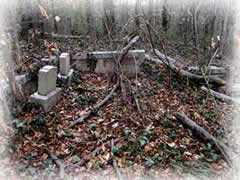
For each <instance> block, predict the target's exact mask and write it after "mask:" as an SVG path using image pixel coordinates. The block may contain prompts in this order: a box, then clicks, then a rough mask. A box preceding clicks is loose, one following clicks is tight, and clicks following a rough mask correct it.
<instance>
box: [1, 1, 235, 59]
mask: <svg viewBox="0 0 240 180" xmlns="http://www.w3.org/2000/svg"><path fill="white" fill-rule="evenodd" d="M7 6H8V7H9V8H6V10H5V11H7V12H6V15H7V16H8V17H10V18H11V17H12V18H11V19H10V20H8V22H7V23H8V26H10V27H15V29H16V30H17V31H18V32H20V35H26V34H27V32H28V29H30V28H38V29H40V31H44V32H47V33H57V34H65V35H89V36H90V37H91V38H94V39H96V40H97V39H101V38H104V36H105V37H107V36H108V34H109V33H111V37H112V38H113V37H114V36H118V35H121V34H120V32H122V30H123V27H124V25H125V24H126V23H127V22H128V20H129V18H131V17H135V16H137V15H139V14H143V13H144V14H145V15H146V16H147V18H148V19H149V22H150V23H151V24H152V26H153V27H154V28H155V30H156V31H158V32H159V34H161V36H162V37H164V36H165V37H166V38H167V39H168V42H170V43H171V42H184V46H185V47H186V44H188V43H189V42H192V43H194V45H195V49H196V51H198V52H197V53H196V54H201V55H202V56H201V57H199V58H202V59H204V58H206V57H208V56H209V51H210V43H211V38H214V39H216V37H217V36H219V37H220V39H221V41H220V51H219V52H221V54H226V53H227V52H229V53H228V54H231V53H232V52H231V44H232V36H233V31H234V28H233V27H234V22H235V20H234V14H235V7H236V6H235V5H234V2H233V1H232V0H229V1H226V0H209V1H204V2H203V1H198V0H194V1H192V0H182V1H177V2H175V1H167V0H135V1H128V0H119V1H113V0H104V1H102V0H34V1H32V0H22V1H18V2H15V3H13V2H11V1H10V2H7ZM13 7H14V8H13ZM8 9H9V10H8ZM56 17H59V18H56ZM139 28H141V22H140V21H139V19H136V20H135V21H132V22H131V26H128V29H127V32H124V33H128V34H130V33H133V32H135V31H138V29H139ZM182 46H183V45H181V48H184V47H182Z"/></svg>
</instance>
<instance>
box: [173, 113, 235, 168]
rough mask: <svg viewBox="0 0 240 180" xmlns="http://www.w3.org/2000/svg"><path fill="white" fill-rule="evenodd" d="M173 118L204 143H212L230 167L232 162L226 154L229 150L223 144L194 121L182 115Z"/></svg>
mask: <svg viewBox="0 0 240 180" xmlns="http://www.w3.org/2000/svg"><path fill="white" fill-rule="evenodd" d="M175 117H176V118H177V119H178V120H179V122H180V123H182V124H183V125H184V126H187V127H188V128H190V129H191V130H192V131H193V132H195V133H196V135H198V136H199V137H200V138H202V139H203V140H204V141H212V142H213V143H214V144H215V145H216V147H217V148H218V149H219V150H220V152H221V153H222V155H223V157H224V159H225V161H226V162H227V163H228V165H229V166H230V167H232V162H231V160H230V155H229V152H228V150H229V148H228V147H227V146H226V145H225V144H223V143H222V142H221V141H219V140H218V139H216V138H215V137H214V136H212V135H211V134H210V133H209V132H207V131H206V130H205V129H203V128H202V127H201V126H199V125H197V124H196V123H195V122H194V121H192V120H191V119H189V118H188V117H187V116H186V115H185V114H184V113H176V114H175Z"/></svg>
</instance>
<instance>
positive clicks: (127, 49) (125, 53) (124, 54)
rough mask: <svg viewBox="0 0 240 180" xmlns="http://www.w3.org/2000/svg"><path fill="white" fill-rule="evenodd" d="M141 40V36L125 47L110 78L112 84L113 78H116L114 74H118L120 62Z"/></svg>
mask: <svg viewBox="0 0 240 180" xmlns="http://www.w3.org/2000/svg"><path fill="white" fill-rule="evenodd" d="M139 38H140V37H139V36H136V37H134V38H133V39H132V40H131V41H130V42H129V43H128V45H127V46H125V47H124V48H123V49H122V50H121V52H120V55H119V57H118V59H117V62H116V64H115V66H114V68H113V72H112V73H111V75H110V78H109V80H110V82H111V81H112V79H113V76H114V74H115V73H116V71H117V70H118V69H119V66H120V62H121V61H122V59H123V58H124V57H125V56H126V55H127V53H128V51H129V49H130V48H131V47H132V46H133V45H134V44H135V43H136V42H137V41H138V40H139Z"/></svg>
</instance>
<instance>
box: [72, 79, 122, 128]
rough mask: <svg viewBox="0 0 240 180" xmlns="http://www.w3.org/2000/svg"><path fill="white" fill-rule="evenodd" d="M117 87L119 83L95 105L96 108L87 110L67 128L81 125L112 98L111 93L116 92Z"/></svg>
mask: <svg viewBox="0 0 240 180" xmlns="http://www.w3.org/2000/svg"><path fill="white" fill-rule="evenodd" d="M118 87H119V82H118V83H117V84H116V85H115V87H114V88H113V89H112V91H111V92H110V93H109V95H107V96H106V97H105V98H104V99H103V100H102V101H101V102H100V103H99V104H97V105H96V106H94V107H93V108H92V109H91V110H89V111H88V112H86V114H84V115H82V116H81V117H80V118H78V119H77V120H75V121H74V122H73V123H72V124H71V125H70V126H69V128H73V127H74V126H76V125H77V124H80V123H82V122H83V121H85V120H86V119H87V118H88V117H89V116H90V115H91V114H93V113H94V112H96V110H98V109H99V108H100V107H102V106H103V105H104V104H105V103H106V102H107V101H108V100H109V99H110V98H111V97H112V96H113V93H114V92H115V91H116V90H117V88H118Z"/></svg>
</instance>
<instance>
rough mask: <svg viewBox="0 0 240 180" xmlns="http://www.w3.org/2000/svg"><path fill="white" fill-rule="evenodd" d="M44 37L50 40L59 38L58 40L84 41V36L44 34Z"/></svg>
mask: <svg viewBox="0 0 240 180" xmlns="http://www.w3.org/2000/svg"><path fill="white" fill-rule="evenodd" d="M44 36H45V37H48V38H57V39H82V38H83V36H73V35H61V34H53V33H44Z"/></svg>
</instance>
